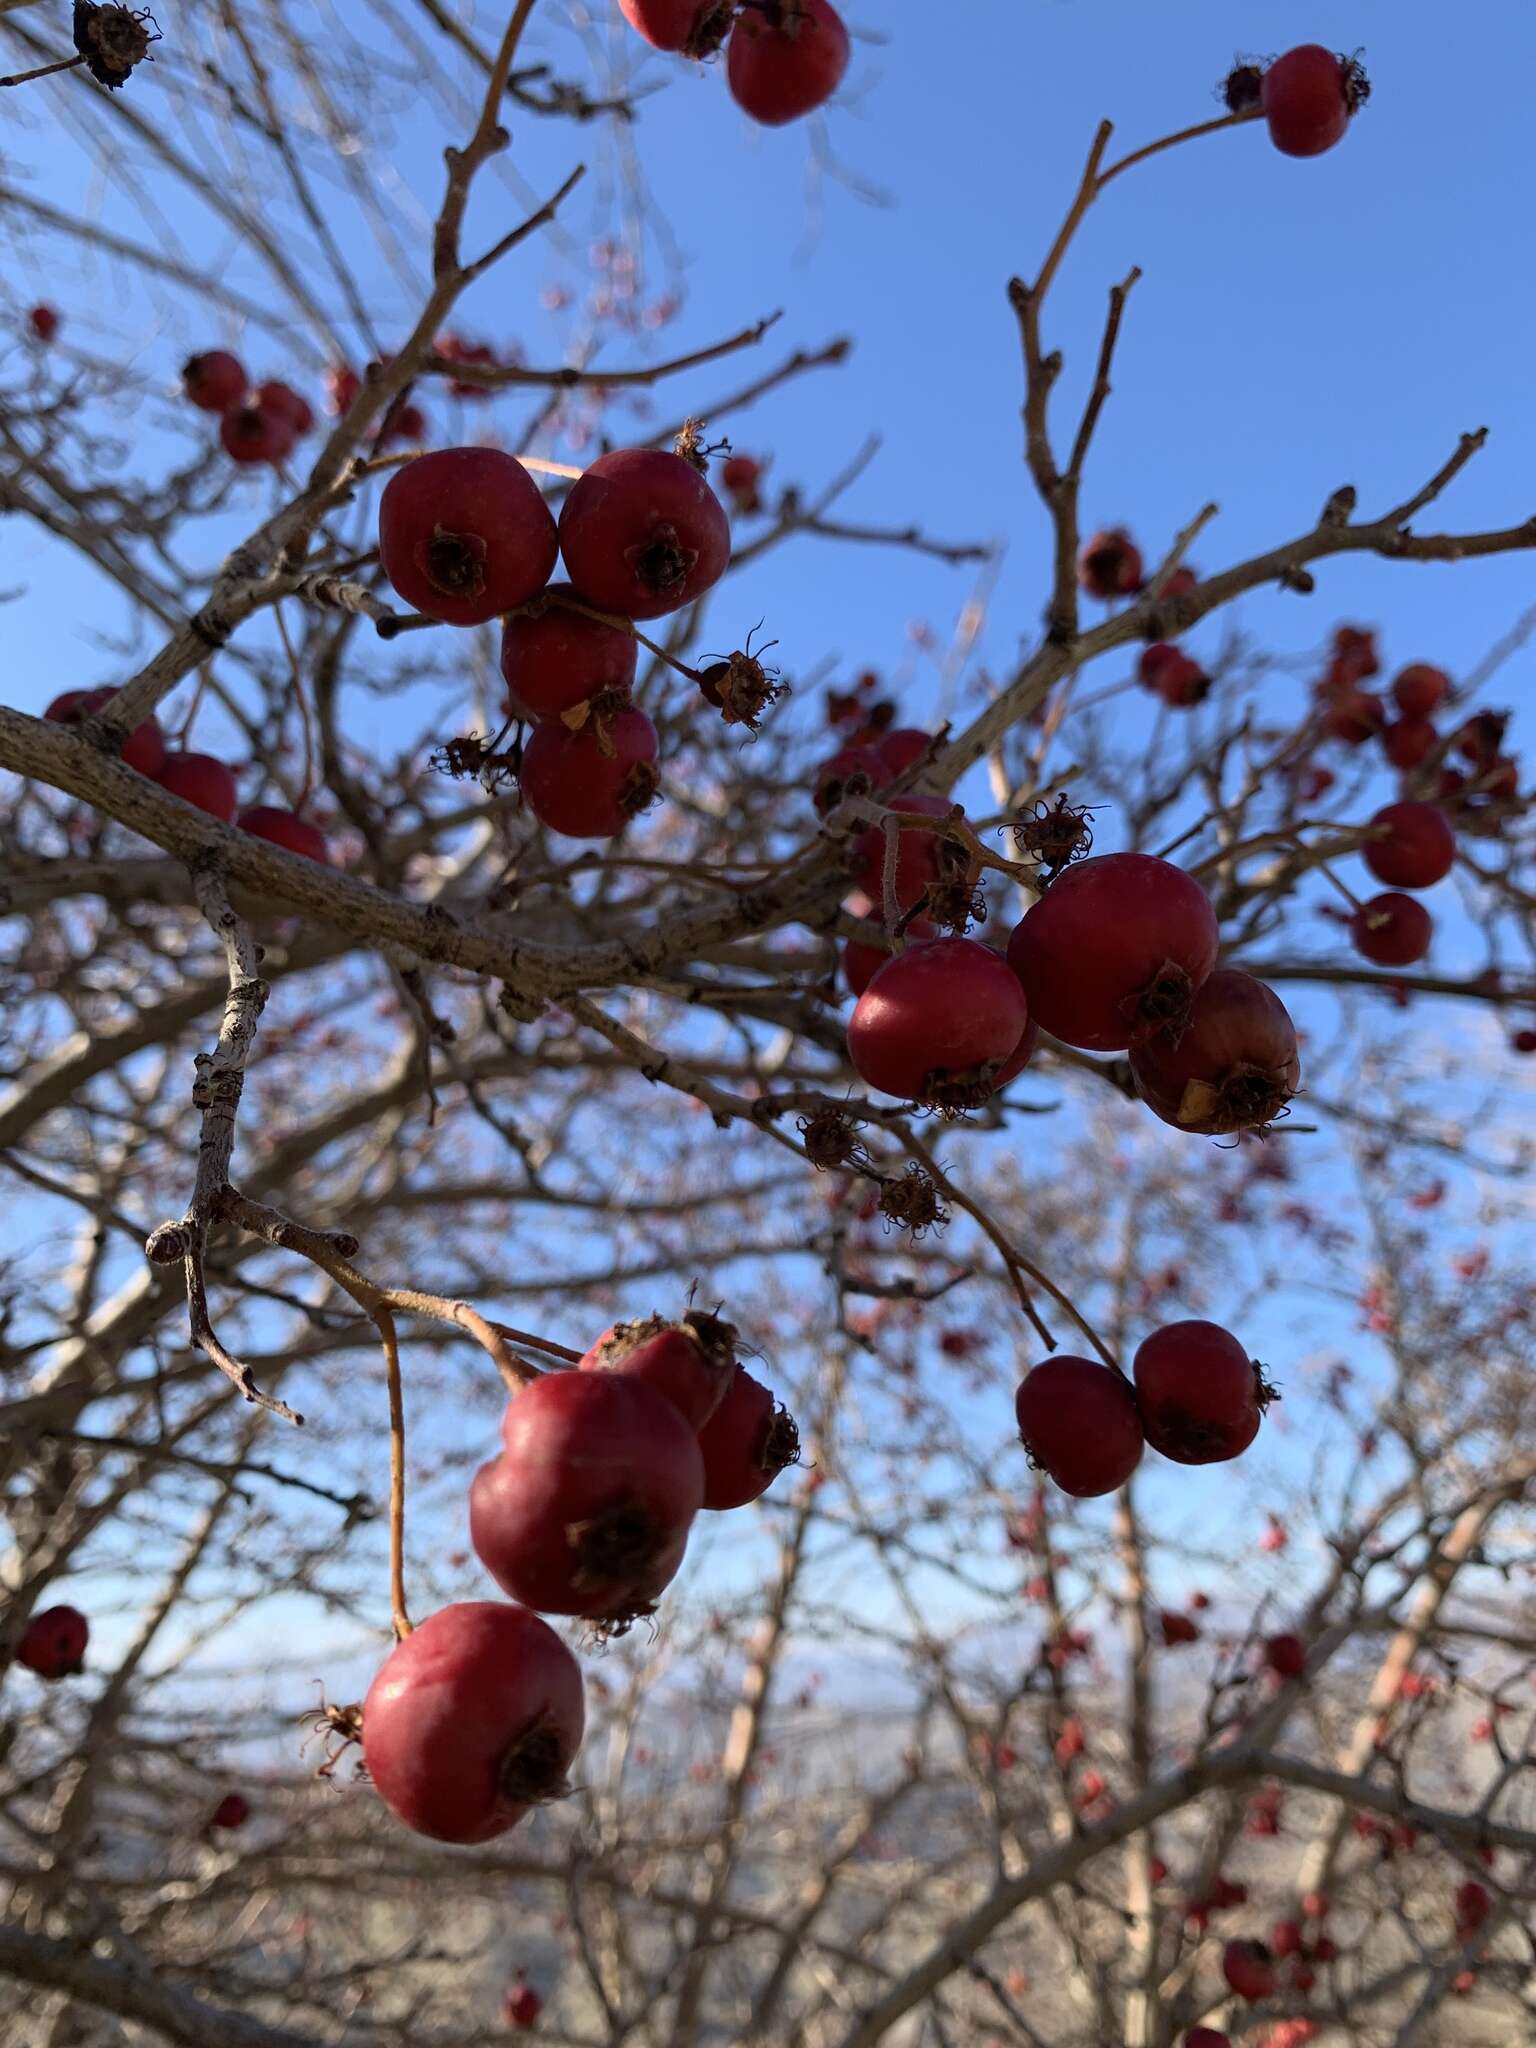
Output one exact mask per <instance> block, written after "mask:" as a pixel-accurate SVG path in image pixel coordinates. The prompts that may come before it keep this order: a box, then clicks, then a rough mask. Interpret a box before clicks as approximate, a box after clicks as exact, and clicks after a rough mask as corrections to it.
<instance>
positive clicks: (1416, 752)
mask: <svg viewBox="0 0 1536 2048" xmlns="http://www.w3.org/2000/svg"><path fill="white" fill-rule="evenodd" d="M1439 744H1440V735H1439V733H1437V732H1436V730H1435V728H1434V727H1433V726H1432V725H1431V724H1430V722H1429V720H1428V719H1427V718H1399V719H1395V720H1394V721H1393V723H1392V724H1391V725H1389V726H1387V727H1386V729H1385V730H1384V731H1383V733H1382V735H1381V746H1382V752H1383V753H1384V754H1385V755H1386V757H1387V759H1388V760H1389V761H1390V762H1391V763H1392V766H1393V767H1394V768H1401V769H1403V770H1404V771H1405V772H1406V771H1407V770H1408V769H1410V768H1418V767H1421V766H1422V765H1423V763H1424V762H1425V761H1427V760H1428V759H1429V757H1430V755H1431V754H1432V753H1433V752H1434V751H1435V748H1436V747H1437V746H1438V745H1439Z"/></svg>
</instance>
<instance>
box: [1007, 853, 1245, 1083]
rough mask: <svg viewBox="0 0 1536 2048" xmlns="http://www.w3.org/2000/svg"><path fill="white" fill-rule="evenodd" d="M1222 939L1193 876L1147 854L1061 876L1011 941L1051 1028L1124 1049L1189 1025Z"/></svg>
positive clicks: (1109, 859) (1041, 1019)
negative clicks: (1159, 1033) (1193, 1003)
mask: <svg viewBox="0 0 1536 2048" xmlns="http://www.w3.org/2000/svg"><path fill="white" fill-rule="evenodd" d="M1219 941H1220V934H1219V932H1218V930H1217V926H1216V913H1215V911H1214V910H1213V909H1212V908H1211V901H1210V898H1209V897H1208V896H1207V895H1206V893H1205V891H1204V890H1203V889H1202V888H1201V886H1200V884H1199V883H1198V882H1197V881H1196V880H1195V879H1194V877H1193V876H1192V875H1187V874H1185V872H1184V870H1183V869H1182V868H1176V867H1174V866H1173V865H1172V864H1171V863H1170V862H1168V861H1165V860H1158V859H1157V858H1156V857H1155V856H1154V855H1152V854H1146V853H1111V854H1103V855H1100V856H1098V857H1097V858H1095V859H1092V860H1085V861H1082V862H1080V863H1079V864H1078V865H1077V866H1076V867H1070V868H1067V869H1065V870H1064V871H1063V872H1062V873H1061V874H1060V875H1058V876H1057V877H1056V879H1055V881H1054V882H1052V884H1051V886H1050V888H1049V889H1048V890H1047V891H1046V893H1045V894H1044V895H1043V896H1042V897H1041V898H1040V901H1039V902H1038V903H1036V904H1034V905H1033V906H1032V908H1030V909H1029V910H1028V911H1026V912H1025V914H1024V917H1023V918H1022V919H1021V921H1020V922H1019V924H1018V925H1016V926H1015V928H1014V932H1013V936H1012V938H1011V939H1010V940H1009V941H1008V964H1009V965H1010V966H1011V967H1012V969H1013V971H1014V973H1015V974H1017V975H1018V977H1019V980H1020V981H1021V982H1022V983H1023V985H1024V993H1025V995H1026V996H1028V998H1029V1012H1030V1015H1031V1016H1032V1017H1033V1018H1034V1020H1035V1022H1036V1023H1037V1024H1038V1025H1039V1026H1040V1028H1041V1030H1042V1031H1049V1032H1050V1033H1051V1034H1052V1036H1053V1037H1056V1038H1059V1039H1061V1040H1062V1041H1063V1043H1064V1044H1066V1045H1075V1046H1080V1047H1082V1048H1083V1049H1084V1050H1085V1051H1088V1052H1124V1051H1125V1050H1126V1049H1127V1048H1128V1047H1129V1046H1132V1045H1137V1044H1142V1043H1144V1042H1145V1041H1146V1040H1147V1039H1148V1038H1150V1037H1151V1036H1152V1035H1153V1033H1155V1032H1159V1031H1167V1032H1169V1033H1170V1034H1172V1035H1176V1034H1177V1033H1178V1032H1179V1031H1180V1030H1182V1029H1183V1027H1184V1025H1185V1023H1186V1021H1187V1019H1188V1016H1189V1009H1190V1004H1191V1002H1192V1000H1193V997H1194V994H1195V991H1196V990H1197V989H1198V988H1199V987H1200V985H1201V983H1202V982H1204V981H1205V979H1206V977H1207V976H1208V975H1209V974H1210V972H1211V969H1212V968H1213V967H1214V966H1215V965H1216V949H1217V946H1218V944H1219Z"/></svg>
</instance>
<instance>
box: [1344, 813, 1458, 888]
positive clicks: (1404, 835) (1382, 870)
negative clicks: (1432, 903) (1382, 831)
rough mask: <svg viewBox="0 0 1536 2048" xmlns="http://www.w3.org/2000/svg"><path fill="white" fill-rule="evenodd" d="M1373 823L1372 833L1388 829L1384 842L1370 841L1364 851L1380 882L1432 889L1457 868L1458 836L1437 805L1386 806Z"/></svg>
mask: <svg viewBox="0 0 1536 2048" xmlns="http://www.w3.org/2000/svg"><path fill="white" fill-rule="evenodd" d="M1370 822H1371V830H1372V831H1376V830H1378V829H1379V828H1380V827H1382V826H1385V827H1386V828H1387V829H1386V836H1385V837H1384V838H1381V839H1374V838H1373V839H1368V840H1367V841H1366V843H1365V845H1364V846H1363V847H1362V848H1361V849H1360V850H1361V852H1362V853H1363V854H1364V856H1365V864H1366V866H1367V867H1368V868H1369V869H1370V871H1371V873H1372V874H1373V875H1374V876H1375V877H1376V879H1377V881H1378V882H1390V883H1391V884H1392V886H1393V887H1394V888H1396V889H1429V888H1432V887H1433V886H1434V884H1435V883H1436V882H1442V881H1444V879H1445V877H1446V876H1447V875H1448V874H1449V873H1450V872H1451V869H1452V867H1453V866H1454V865H1455V862H1456V834H1455V833H1454V832H1453V831H1452V830H1451V828H1450V826H1449V824H1448V823H1447V822H1446V816H1445V813H1444V811H1441V810H1437V809H1436V808H1435V806H1434V805H1433V804H1415V803H1402V804H1385V805H1384V806H1383V807H1382V809H1381V810H1379V811H1378V812H1377V813H1376V815H1375V817H1374V818H1372V819H1371V821H1370Z"/></svg>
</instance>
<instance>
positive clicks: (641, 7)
mask: <svg viewBox="0 0 1536 2048" xmlns="http://www.w3.org/2000/svg"><path fill="white" fill-rule="evenodd" d="M619 12H620V14H622V15H623V17H624V19H625V20H626V21H627V22H628V23H629V25H630V27H631V28H632V29H634V30H635V31H636V33H637V34H639V35H642V36H644V37H645V40H646V41H647V42H648V43H650V44H651V45H652V47H653V48H654V49H658V50H681V51H683V52H684V53H685V54H686V55H687V56H690V57H708V56H710V55H711V54H712V53H713V52H714V51H716V50H718V49H719V47H720V45H721V43H722V41H723V40H724V38H725V32H726V30H727V29H728V28H729V27H730V25H731V14H732V12H733V7H732V5H731V4H730V0H619Z"/></svg>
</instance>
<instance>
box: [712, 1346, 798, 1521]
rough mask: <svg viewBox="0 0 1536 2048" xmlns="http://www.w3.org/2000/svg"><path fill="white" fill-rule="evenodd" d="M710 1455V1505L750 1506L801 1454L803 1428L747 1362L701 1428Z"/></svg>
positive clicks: (719, 1506) (738, 1370) (714, 1507)
mask: <svg viewBox="0 0 1536 2048" xmlns="http://www.w3.org/2000/svg"><path fill="white" fill-rule="evenodd" d="M699 1451H700V1454H701V1456H702V1457H703V1460H704V1505H705V1507H707V1508H713V1509H716V1510H721V1509H725V1508H744V1507H746V1506H747V1504H748V1503H749V1502H750V1501H754V1500H757V1499H758V1498H760V1496H761V1495H763V1494H765V1493H766V1492H767V1491H768V1489H769V1487H770V1486H771V1485H772V1484H773V1482H774V1480H775V1479H777V1478H778V1476H779V1474H780V1473H781V1472H782V1471H783V1470H784V1468H785V1466H786V1465H794V1464H797V1463H798V1462H799V1458H800V1432H799V1430H798V1429H797V1428H796V1427H795V1419H794V1417H793V1416H792V1415H791V1414H790V1412H789V1410H788V1409H787V1408H785V1407H783V1406H782V1405H781V1404H780V1403H779V1402H777V1401H775V1400H774V1398H773V1396H772V1394H770V1393H769V1391H768V1389H767V1388H766V1387H765V1386H764V1385H763V1384H762V1382H761V1380H755V1379H753V1377H752V1375H751V1373H749V1372H748V1371H747V1369H746V1367H745V1366H740V1365H739V1366H737V1368H736V1376H735V1378H734V1379H733V1380H732V1381H731V1383H730V1385H729V1387H727V1389H726V1391H725V1398H724V1399H723V1400H722V1401H721V1403H720V1405H719V1407H718V1408H717V1409H716V1410H715V1412H714V1414H713V1415H712V1416H711V1417H710V1418H709V1420H708V1422H706V1423H705V1425H704V1427H703V1428H702V1429H701V1430H700V1431H699Z"/></svg>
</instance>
